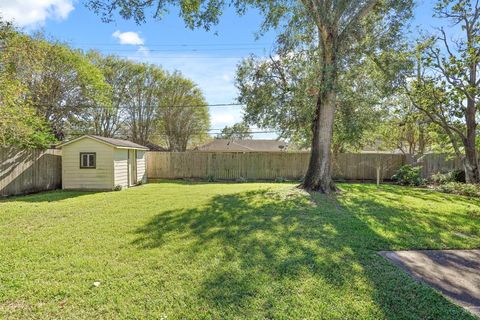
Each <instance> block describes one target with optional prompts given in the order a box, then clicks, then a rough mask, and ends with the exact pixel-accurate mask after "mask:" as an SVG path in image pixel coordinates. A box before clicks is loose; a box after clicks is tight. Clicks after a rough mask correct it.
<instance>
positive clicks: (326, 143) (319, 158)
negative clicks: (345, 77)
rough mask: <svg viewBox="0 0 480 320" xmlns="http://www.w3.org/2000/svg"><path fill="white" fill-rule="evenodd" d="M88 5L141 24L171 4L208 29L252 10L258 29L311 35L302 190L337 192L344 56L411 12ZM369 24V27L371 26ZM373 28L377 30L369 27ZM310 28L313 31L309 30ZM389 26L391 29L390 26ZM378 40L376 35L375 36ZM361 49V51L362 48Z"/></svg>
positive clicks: (209, 2)
mask: <svg viewBox="0 0 480 320" xmlns="http://www.w3.org/2000/svg"><path fill="white" fill-rule="evenodd" d="M87 3H88V6H89V7H90V8H91V9H92V10H94V11H95V12H101V13H102V14H103V18H104V20H105V21H111V20H112V17H113V15H114V14H115V13H116V12H119V13H120V15H121V16H122V17H123V18H125V19H131V18H132V19H134V20H135V21H136V22H137V23H141V22H145V12H146V11H147V10H148V9H149V8H150V7H153V8H154V10H153V15H154V17H155V18H158V19H159V18H162V17H163V15H164V13H165V11H167V10H168V9H169V8H170V7H171V6H178V7H179V8H180V16H181V17H182V18H183V19H184V21H185V23H186V25H187V26H188V27H190V28H195V27H204V28H206V29H207V30H208V29H210V27H211V26H212V25H214V24H217V23H218V22H219V17H220V15H221V14H222V12H223V9H224V7H225V6H227V5H232V6H234V7H235V8H236V9H237V12H238V13H239V14H243V13H244V12H245V11H246V9H247V8H248V7H254V8H256V9H258V10H260V12H261V13H262V14H263V15H264V17H265V21H264V23H263V24H262V30H261V31H266V30H268V29H270V28H279V27H282V28H283V29H284V31H285V32H283V33H282V34H281V37H282V36H283V37H286V38H289V39H296V40H295V41H297V42H303V41H304V39H302V37H301V36H296V35H298V28H300V29H302V28H303V30H302V31H305V29H309V31H311V32H310V33H307V32H302V35H307V36H308V34H309V36H308V39H307V41H308V42H310V43H313V42H315V43H316V45H315V48H316V50H315V52H316V55H313V56H310V57H313V58H314V60H311V61H310V63H311V64H314V65H316V66H318V69H317V72H316V74H315V77H314V79H315V84H316V89H317V90H315V92H316V93H315V95H316V101H315V106H316V107H315V110H314V116H313V118H312V122H311V125H310V128H311V130H312V144H311V158H310V164H309V167H308V170H307V174H306V176H305V180H304V182H303V184H302V187H303V188H305V189H307V190H317V191H321V192H325V193H328V192H331V191H334V190H336V188H335V185H334V184H333V182H332V178H331V145H332V133H333V126H334V119H335V111H336V107H337V102H336V98H337V92H338V87H337V84H338V76H339V74H340V73H341V71H342V70H343V68H342V67H343V58H344V56H345V54H347V53H348V52H350V51H351V50H352V46H353V44H356V43H361V42H362V41H363V40H365V39H367V38H374V37H370V35H375V37H377V36H379V32H386V33H395V32H396V31H398V25H399V24H398V21H401V20H402V19H403V18H404V17H405V15H408V14H409V13H410V9H411V1H410V0H403V1H398V0H391V1H389V0H386V1H381V0H348V1H340V2H336V1H327V0H299V1H279V0H230V1H219V0H200V1H191V0H167V1H163V0H157V1H143V2H141V1H133V0H126V1H116V0H89V1H87ZM372 22H374V23H372ZM372 25H376V26H377V27H379V28H376V29H374V28H370V26H372ZM311 26H313V28H312V27H311ZM390 26H392V27H391V28H390ZM380 38H381V37H380ZM363 49H365V47H363Z"/></svg>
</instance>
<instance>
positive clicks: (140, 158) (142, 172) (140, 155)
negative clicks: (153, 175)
mask: <svg viewBox="0 0 480 320" xmlns="http://www.w3.org/2000/svg"><path fill="white" fill-rule="evenodd" d="M137 181H138V182H142V183H146V182H147V160H146V152H145V151H142V150H137Z"/></svg>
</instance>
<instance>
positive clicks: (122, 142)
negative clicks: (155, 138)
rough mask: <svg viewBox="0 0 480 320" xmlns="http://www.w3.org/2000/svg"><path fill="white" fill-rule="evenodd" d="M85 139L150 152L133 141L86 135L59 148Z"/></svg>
mask: <svg viewBox="0 0 480 320" xmlns="http://www.w3.org/2000/svg"><path fill="white" fill-rule="evenodd" d="M85 138H90V139H93V140H97V141H99V142H103V143H106V144H109V145H111V146H113V147H115V148H121V149H139V150H148V148H147V147H145V146H142V145H139V144H137V143H134V142H131V141H128V140H122V139H115V138H106V137H101V136H95V135H91V134H86V135H83V136H81V137H78V138H76V139H73V140H70V141H67V142H64V143H62V144H60V145H59V146H58V147H60V148H61V147H64V146H66V145H68V144H70V143H73V142H75V141H78V140H80V139H85Z"/></svg>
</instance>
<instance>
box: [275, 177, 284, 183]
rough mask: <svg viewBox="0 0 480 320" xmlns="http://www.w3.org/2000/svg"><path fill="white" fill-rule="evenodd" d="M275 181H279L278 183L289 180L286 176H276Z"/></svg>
mask: <svg viewBox="0 0 480 320" xmlns="http://www.w3.org/2000/svg"><path fill="white" fill-rule="evenodd" d="M275 182H278V183H281V182H287V179H286V178H284V177H276V178H275Z"/></svg>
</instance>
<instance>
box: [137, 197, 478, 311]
mask: <svg viewBox="0 0 480 320" xmlns="http://www.w3.org/2000/svg"><path fill="white" fill-rule="evenodd" d="M379 209H383V210H389V208H387V207H383V208H379ZM136 233H137V236H138V237H137V239H136V240H135V241H134V242H133V244H134V245H135V246H138V247H139V248H143V249H159V248H165V247H172V246H177V247H179V248H181V249H180V250H178V256H180V257H181V258H179V259H180V260H181V261H183V262H184V265H183V266H181V267H179V268H183V269H182V271H180V270H179V273H183V274H185V273H193V274H194V276H189V277H188V278H189V280H188V281H186V282H185V283H178V285H179V286H182V285H184V286H189V289H190V291H191V292H192V295H194V296H195V298H194V301H196V302H195V303H196V304H197V306H190V307H191V308H192V309H195V311H196V312H197V314H198V317H199V318H202V317H213V318H216V317H221V318H310V319H313V318H314V319H319V318H325V319H332V318H342V319H347V318H352V319H353V318H371V319H372V318H388V319H428V318H430V319H452V318H455V319H462V318H469V316H468V314H467V313H465V312H464V311H463V310H462V309H460V308H458V307H455V306H453V305H452V304H451V303H449V302H448V301H446V300H445V299H444V298H443V297H441V296H440V295H439V294H437V293H436V292H434V291H432V290H431V289H429V288H427V287H426V286H424V285H421V284H419V283H417V282H415V281H414V280H412V279H410V278H409V277H408V276H407V275H406V274H404V273H403V272H401V271H399V270H398V269H396V268H395V267H394V266H393V265H391V264H390V263H388V262H387V261H386V260H384V259H383V258H382V257H380V256H379V255H378V254H377V251H379V250H385V249H387V248H389V246H390V245H391V243H390V242H389V240H388V239H385V238H383V237H381V236H379V234H378V233H377V232H375V231H373V230H372V229H371V228H370V227H369V226H368V225H367V224H366V223H365V222H363V221H362V220H361V219H359V218H358V217H357V215H356V214H355V213H354V212H352V211H350V210H349V209H348V208H344V207H342V206H341V205H340V203H339V202H337V201H336V200H335V199H333V198H328V197H325V196H322V195H315V196H314V197H311V196H309V195H308V194H305V193H302V192H300V191H297V190H295V189H292V188H288V189H285V190H283V191H266V190H263V191H260V190H259V191H249V192H242V193H237V194H231V195H218V196H215V197H213V199H212V201H211V202H210V203H208V204H207V205H205V206H203V207H199V208H194V209H185V210H172V211H166V212H163V213H161V214H159V215H157V216H155V217H154V218H153V219H152V220H151V221H149V222H148V223H147V224H145V225H144V226H143V227H141V228H139V229H138V230H137V231H136ZM177 258H178V257H177ZM165 263H169V261H166V262H165ZM209 266H210V267H209ZM177 281H178V280H177ZM199 310H200V311H199Z"/></svg>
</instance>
